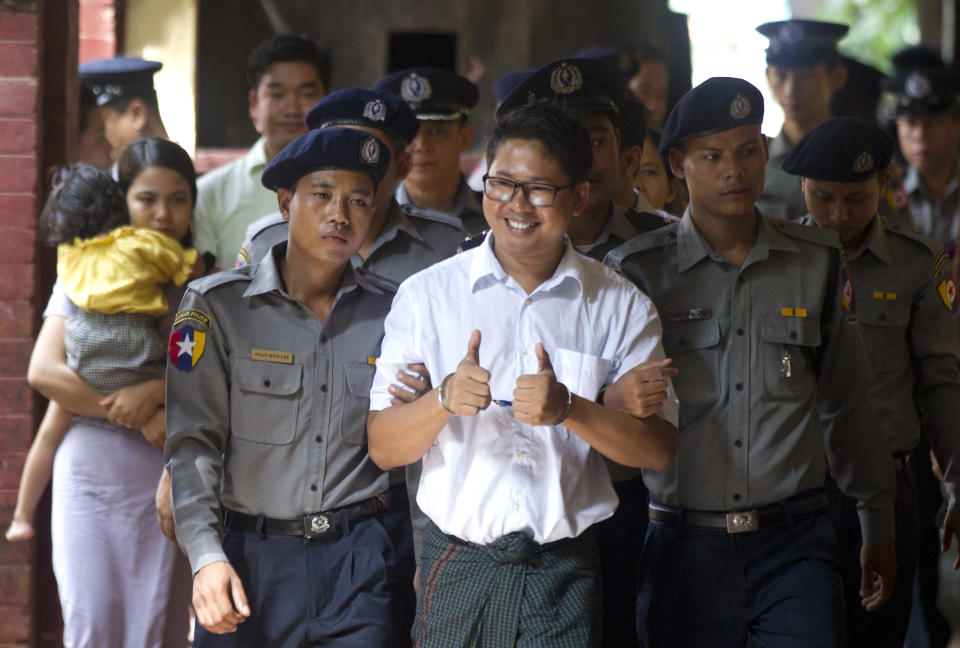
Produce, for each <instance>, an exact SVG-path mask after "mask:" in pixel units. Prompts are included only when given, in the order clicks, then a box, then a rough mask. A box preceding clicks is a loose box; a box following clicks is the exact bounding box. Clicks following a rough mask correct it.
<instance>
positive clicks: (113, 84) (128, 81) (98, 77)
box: [77, 56, 163, 106]
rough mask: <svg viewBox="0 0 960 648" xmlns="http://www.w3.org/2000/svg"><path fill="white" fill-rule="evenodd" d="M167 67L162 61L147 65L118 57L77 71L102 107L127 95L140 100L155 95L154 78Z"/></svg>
mask: <svg viewBox="0 0 960 648" xmlns="http://www.w3.org/2000/svg"><path fill="white" fill-rule="evenodd" d="M162 67H163V63H160V62H158V61H145V60H143V59H141V58H136V57H135V56H114V57H113V58H108V59H99V60H96V61H90V62H88V63H81V64H80V65H79V66H78V67H77V76H78V77H79V78H80V82H81V83H83V84H84V85H86V86H87V87H88V88H90V90H92V91H93V94H94V96H95V97H96V98H97V105H98V106H102V105H104V104H106V103H109V102H111V101H113V100H114V99H117V98H119V97H122V96H123V95H124V94H134V95H136V96H139V95H140V94H142V93H144V92H149V91H153V75H154V74H155V73H156V72H157V70H159V69H160V68H162Z"/></svg>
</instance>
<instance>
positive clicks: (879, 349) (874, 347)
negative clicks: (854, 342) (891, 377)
mask: <svg viewBox="0 0 960 648" xmlns="http://www.w3.org/2000/svg"><path fill="white" fill-rule="evenodd" d="M857 319H858V320H859V322H860V325H861V329H860V331H861V336H862V337H863V344H864V346H865V347H866V350H867V356H868V357H869V358H870V366H871V368H872V369H873V370H874V371H875V372H877V373H882V372H885V371H899V370H901V369H903V368H904V367H906V365H907V364H908V362H909V361H910V358H909V354H908V349H907V343H906V331H907V326H908V325H909V324H910V304H909V303H907V302H898V301H894V300H890V301H882V302H881V301H879V300H874V301H872V302H869V301H867V302H866V303H863V304H858V306H857Z"/></svg>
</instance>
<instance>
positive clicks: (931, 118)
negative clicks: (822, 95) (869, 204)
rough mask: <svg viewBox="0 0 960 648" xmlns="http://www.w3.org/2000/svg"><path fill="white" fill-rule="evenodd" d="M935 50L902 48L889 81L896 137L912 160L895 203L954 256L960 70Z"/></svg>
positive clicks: (959, 217) (959, 218)
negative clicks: (947, 63)
mask: <svg viewBox="0 0 960 648" xmlns="http://www.w3.org/2000/svg"><path fill="white" fill-rule="evenodd" d="M930 54H931V53H930V52H929V51H927V52H924V51H922V50H919V51H918V50H916V49H914V50H912V51H910V52H906V53H904V52H901V53H900V56H899V57H898V58H899V61H900V68H899V71H898V73H897V74H896V75H894V76H893V77H891V78H890V79H888V80H887V81H886V83H885V84H884V86H885V88H886V89H887V90H890V91H891V92H892V93H893V94H894V96H895V99H896V108H895V110H896V124H897V138H898V140H899V144H900V151H901V153H902V154H903V158H904V160H905V161H906V163H907V168H906V171H905V173H904V177H903V180H902V181H901V182H900V183H899V185H897V186H894V187H892V188H891V189H892V192H891V194H890V197H891V200H890V203H891V206H892V207H894V208H895V209H896V210H897V213H898V214H899V215H900V216H902V217H903V220H904V221H905V222H908V223H910V224H911V225H912V226H913V227H914V228H915V229H916V230H917V231H918V232H920V233H922V234H926V235H927V236H932V237H933V238H935V239H937V240H938V241H940V242H941V243H942V244H943V245H944V246H945V247H946V248H947V252H948V254H950V256H951V257H952V256H953V255H954V250H955V247H956V239H957V236H958V234H960V211H958V208H960V164H958V153H957V151H958V147H960V103H958V97H960V72H958V71H957V70H955V69H954V68H952V67H950V66H948V65H946V64H945V63H944V62H943V61H942V60H941V59H939V58H937V59H936V60H931V59H932V57H931V56H930ZM937 63H939V64H937Z"/></svg>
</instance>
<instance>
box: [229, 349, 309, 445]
mask: <svg viewBox="0 0 960 648" xmlns="http://www.w3.org/2000/svg"><path fill="white" fill-rule="evenodd" d="M302 382H303V367H302V366H301V365H299V364H280V363H276V362H262V361H259V360H248V359H246V358H235V359H234V360H233V385H234V387H233V390H232V392H233V393H232V394H231V397H230V420H231V430H230V431H231V433H232V434H233V436H235V437H237V438H238V439H242V440H244V441H252V442H254V443H265V444H269V445H285V444H288V443H290V442H291V441H293V438H294V436H295V435H296V432H297V417H298V415H299V413H300V397H301V395H302Z"/></svg>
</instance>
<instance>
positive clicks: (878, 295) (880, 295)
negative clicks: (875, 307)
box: [873, 290, 897, 301]
mask: <svg viewBox="0 0 960 648" xmlns="http://www.w3.org/2000/svg"><path fill="white" fill-rule="evenodd" d="M873 298H874V299H885V300H887V301H896V299H897V293H890V292H883V291H880V290H878V291H876V292H875V293H873Z"/></svg>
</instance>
